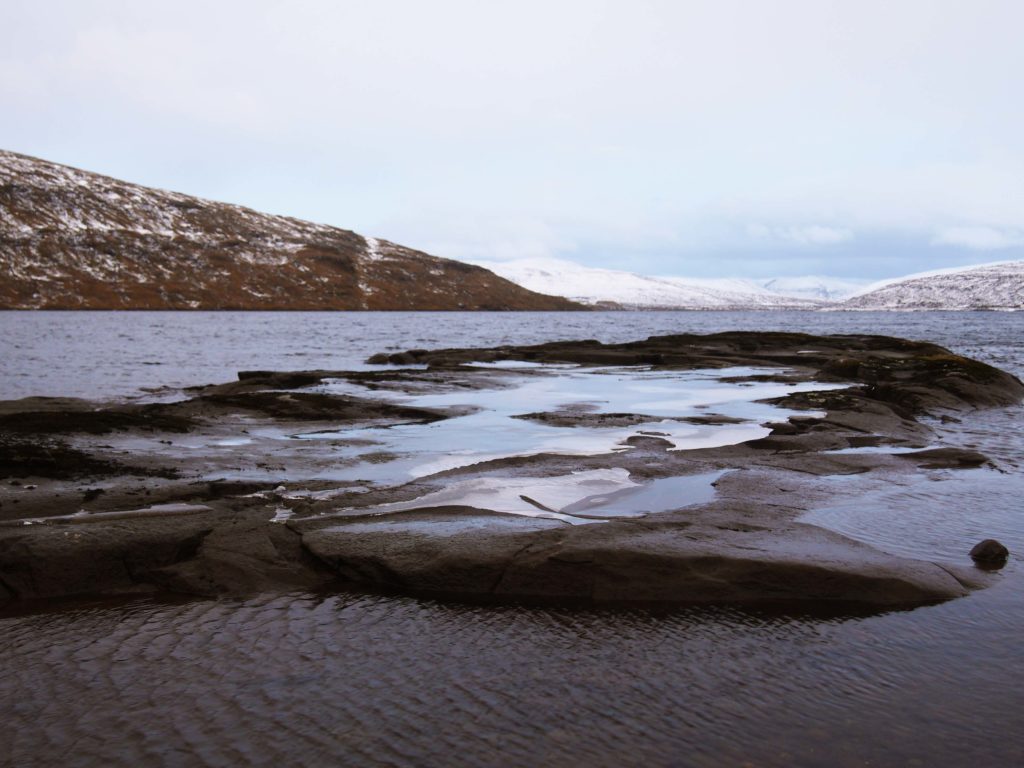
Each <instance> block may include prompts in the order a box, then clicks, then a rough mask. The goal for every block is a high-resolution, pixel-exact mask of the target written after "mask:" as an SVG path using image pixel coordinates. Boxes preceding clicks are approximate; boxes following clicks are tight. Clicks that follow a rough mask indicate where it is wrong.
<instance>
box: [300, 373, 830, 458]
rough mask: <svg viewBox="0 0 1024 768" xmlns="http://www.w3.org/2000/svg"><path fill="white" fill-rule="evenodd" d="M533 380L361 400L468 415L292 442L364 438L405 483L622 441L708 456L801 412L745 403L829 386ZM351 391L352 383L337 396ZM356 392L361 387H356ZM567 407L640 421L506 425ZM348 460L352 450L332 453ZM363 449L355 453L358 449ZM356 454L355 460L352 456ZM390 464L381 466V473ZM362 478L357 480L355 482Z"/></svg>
mask: <svg viewBox="0 0 1024 768" xmlns="http://www.w3.org/2000/svg"><path fill="white" fill-rule="evenodd" d="M552 368H553V369H547V368H545V369H544V372H543V373H540V369H539V367H538V366H536V365H534V366H531V367H530V375H528V376H516V375H515V370H514V369H510V368H509V369H505V370H502V373H501V376H500V378H499V379H498V381H496V384H497V383H499V382H500V385H501V388H495V389H473V390H461V389H460V390H458V391H455V392H449V391H446V392H440V393H431V394H401V393H395V392H390V393H382V392H380V391H373V392H369V391H368V390H363V391H362V392H358V394H363V395H366V394H370V395H372V396H373V397H381V396H384V397H387V398H388V399H390V400H393V401H395V402H400V403H402V404H404V405H410V406H418V407H424V408H452V407H467V406H468V407H470V408H473V409H475V410H474V411H473V412H472V413H469V414H467V415H465V416H458V417H455V418H450V419H445V420H443V421H438V422H434V423H431V424H420V423H415V424H398V425H392V426H379V427H370V428H362V429H343V430H338V431H326V432H316V433H306V434H301V435H295V437H297V438H300V439H307V440H351V439H353V438H358V439H360V440H371V441H373V442H374V443H375V444H376V446H375V448H374V450H376V451H379V452H384V453H393V454H395V456H396V458H395V460H394V461H393V462H383V466H381V465H380V463H378V466H376V467H375V470H374V472H373V474H374V475H376V476H378V477H379V476H380V475H381V474H382V472H386V471H387V470H389V469H391V470H395V471H397V472H398V473H405V474H406V476H407V477H425V476H427V475H432V474H434V473H436V472H442V471H445V470H449V469H455V468H457V467H463V466H468V465H473V464H478V463H480V462H484V461H490V460H494V459H503V458H512V457H519V456H533V455H537V454H542V453H550V454H559V455H567V456H592V455H597V454H605V453H614V452H620V451H625V450H629V446H627V445H625V441H626V440H627V439H628V438H630V437H634V436H638V435H643V434H652V433H653V434H655V435H657V436H658V437H661V438H663V439H665V440H667V441H668V442H670V443H671V444H672V448H671V450H688V449H695V448H714V447H719V446H723V445H732V444H735V443H741V442H744V441H746V440H753V439H757V438H760V437H764V436H766V435H767V434H768V433H769V432H770V430H769V429H768V428H767V427H764V426H762V424H763V423H764V422H768V421H778V420H784V419H786V418H788V417H789V416H791V415H795V414H797V413H800V414H802V415H807V412H806V411H801V412H797V411H791V410H787V409H782V408H777V407H775V406H772V405H769V404H766V403H760V402H755V401H756V400H761V399H765V398H772V397H779V396H781V395H786V394H790V393H792V392H801V391H810V390H822V389H835V388H837V385H835V384H821V383H816V382H803V383H797V384H791V383H777V382H748V381H740V382H737V381H728V382H727V381H723V380H722V379H723V378H732V377H746V376H753V375H762V374H778V373H779V372H780V371H779V369H775V368H751V367H733V368H723V369H715V370H695V371H652V370H647V369H637V368H584V367H576V368H571V369H567V368H566V367H565V366H554V367H552ZM337 389H338V390H339V391H341V390H344V391H346V392H348V393H353V392H355V390H353V387H352V385H350V384H347V383H346V384H344V385H341V386H339V387H338V388H337ZM357 389H361V388H357ZM568 407H572V408H573V409H575V410H581V411H585V412H588V413H596V414H610V413H629V414H641V415H646V416H650V417H651V418H650V420H649V421H644V422H643V423H639V424H633V425H630V426H609V427H605V426H591V425H587V426H574V427H565V426H555V425H552V424H547V423H540V422H536V421H533V420H529V419H522V418H516V417H517V416H521V415H523V414H527V413H534V412H541V411H543V412H551V411H558V410H562V409H565V408H568ZM710 415H720V416H724V417H727V418H730V419H739V420H741V421H739V422H738V423H729V424H692V423H687V422H685V421H679V419H685V418H688V417H697V416H702V417H706V416H710ZM340 450H342V451H348V452H352V453H353V454H355V453H357V451H356V450H355V449H346V448H344V446H341V447H340ZM362 451H365V449H362ZM362 451H358V452H362ZM389 465H390V466H389ZM362 476H365V475H362Z"/></svg>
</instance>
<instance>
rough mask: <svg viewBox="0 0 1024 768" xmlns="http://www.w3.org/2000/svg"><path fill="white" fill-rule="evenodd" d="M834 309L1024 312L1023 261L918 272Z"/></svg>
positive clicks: (869, 289)
mask: <svg viewBox="0 0 1024 768" xmlns="http://www.w3.org/2000/svg"><path fill="white" fill-rule="evenodd" d="M836 309H855V310H927V309H959V310H969V309H1002V310H1008V309H1024V261H1003V262H994V263H992V264H982V265H980V266H976V267H961V268H956V269H943V270H937V271H934V272H922V273H919V274H915V275H908V276H907V277H902V278H899V279H896V280H884V281H882V282H880V283H875V284H873V285H870V286H868V287H867V288H865V289H864V290H863V291H861V292H860V293H858V294H856V295H855V296H853V297H851V298H849V299H847V300H846V301H844V302H842V303H841V304H838V305H836Z"/></svg>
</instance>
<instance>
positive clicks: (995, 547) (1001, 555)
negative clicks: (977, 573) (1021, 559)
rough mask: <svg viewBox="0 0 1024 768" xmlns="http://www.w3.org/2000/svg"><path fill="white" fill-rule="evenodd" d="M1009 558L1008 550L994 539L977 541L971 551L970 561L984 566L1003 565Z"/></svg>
mask: <svg viewBox="0 0 1024 768" xmlns="http://www.w3.org/2000/svg"><path fill="white" fill-rule="evenodd" d="M1009 556H1010V550H1008V549H1007V548H1006V547H1005V546H1004V545H1003V544H1002V543H1000V542H998V541H996V540H995V539H985V540H984V541H979V542H978V543H977V544H975V545H974V547H973V548H972V549H971V559H972V560H974V562H976V563H985V564H986V565H994V564H997V563H1005V562H1006V558H1008V557H1009Z"/></svg>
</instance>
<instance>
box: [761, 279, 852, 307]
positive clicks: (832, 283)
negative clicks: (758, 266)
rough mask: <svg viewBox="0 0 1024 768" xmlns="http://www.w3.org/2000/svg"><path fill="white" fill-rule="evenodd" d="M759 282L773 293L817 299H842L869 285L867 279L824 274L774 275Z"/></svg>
mask: <svg viewBox="0 0 1024 768" xmlns="http://www.w3.org/2000/svg"><path fill="white" fill-rule="evenodd" d="M757 283H758V285H760V286H761V287H762V288H765V289H767V290H769V291H771V292H772V293H781V294H782V295H783V296H795V297H797V298H801V299H812V300H815V301H842V300H843V299H846V298H849V297H850V296H853V295H854V294H857V293H860V292H861V291H863V290H864V289H865V288H866V287H867V285H868V281H867V280H844V279H842V278H838V277H824V276H822V275H807V276H801V277H773V278H769V279H768V280H758V281H757Z"/></svg>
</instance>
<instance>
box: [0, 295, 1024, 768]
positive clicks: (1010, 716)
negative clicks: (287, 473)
mask: <svg viewBox="0 0 1024 768" xmlns="http://www.w3.org/2000/svg"><path fill="white" fill-rule="evenodd" d="M723 330H786V331H805V332H809V333H865V332H867V333H879V334H886V335H895V336H902V337H906V338H913V339H923V340H929V341H935V342H937V343H939V344H942V345H943V346H947V347H949V348H951V349H953V350H954V351H956V352H959V353H962V354H966V355H969V356H972V357H976V358H979V359H982V360H984V361H986V362H990V363H992V364H994V365H997V366H999V367H1002V368H1004V369H1007V370H1009V371H1011V372H1013V373H1015V374H1016V375H1018V376H1021V375H1024V314H1021V313H952V312H934V313H840V312H820V313H814V312H649V313H648V312H637V313H602V312H593V313H523V314H518V313H206V312H196V313H171V312H153V313H150V312H137V313H108V312H89V313H62V312H35V313H30V312H25V313H16V312H0V398H3V399H10V398H17V397H24V396H29V395H74V396H82V397H90V398H125V399H147V398H154V397H167V396H172V395H173V393H169V392H168V390H167V389H164V388H166V387H181V386H189V385H195V384H203V383H212V382H217V381H225V380H230V379H232V378H234V376H235V373H236V372H237V371H238V370H244V369H275V370H278V369H280V370H285V369H309V368H334V369H344V368H357V367H366V366H365V362H364V361H365V360H366V358H367V357H368V356H369V355H371V354H373V353H375V352H381V351H395V350H402V349H407V348H411V347H421V348H431V347H448V346H451V347H459V346H472V345H486V346H493V345H495V344H506V343H515V344H523V343H535V342H542V341H550V340H555V339H568V338H596V339H599V340H602V341H623V340H629V339H635V338H643V337H646V336H649V335H656V334H665V333H680V332H686V333H710V332H714V331H723ZM1021 415H1022V411H1021V408H1020V407H1019V406H1018V407H1013V408H1007V409H996V410H992V411H985V412H980V413H978V414H976V417H970V416H969V417H967V418H965V419H964V422H963V423H962V424H959V425H952V426H947V427H942V429H943V430H944V431H943V432H942V435H941V436H942V437H944V438H948V439H949V440H950V441H952V442H955V443H956V444H960V445H965V446H969V447H972V448H976V449H977V450H980V451H982V452H984V453H986V454H987V455H989V456H990V457H991V458H992V459H993V460H994V461H995V462H996V464H997V465H998V469H974V470H958V471H951V470H929V471H927V472H925V473H924V474H923V479H922V480H920V481H917V482H913V483H908V484H907V485H893V486H892V487H889V488H882V489H877V488H876V489H874V490H873V491H872V492H871V493H868V494H864V495H858V494H851V493H845V492H844V491H843V489H842V488H839V490H837V494H836V497H835V498H836V501H835V503H834V504H831V505H829V506H828V507H826V508H823V509H820V510H817V511H815V512H814V513H812V515H811V520H812V521H813V522H815V523H816V524H820V525H826V526H828V527H830V528H834V529H836V530H840V531H842V532H843V533H845V534H847V535H850V536H853V537H855V538H860V539H863V540H865V541H868V542H870V543H872V544H874V545H875V546H878V547H879V548H882V549H887V550H889V551H894V552H897V553H899V554H903V555H911V556H917V557H922V558H926V559H935V560H938V561H955V562H959V563H960V564H967V563H969V561H968V560H967V558H966V552H967V551H968V550H969V549H970V546H971V545H972V544H973V543H975V542H976V541H977V540H979V539H980V538H985V537H990V536H991V537H994V538H998V539H1000V540H1002V541H1003V542H1004V543H1005V544H1007V546H1008V547H1009V548H1010V550H1011V552H1012V553H1015V554H1014V555H1011V559H1010V561H1009V563H1008V564H1007V566H1006V567H1005V568H1004V569H1003V571H1002V572H1001V576H1000V578H999V580H998V582H997V584H996V585H995V586H993V587H992V588H990V589H987V590H984V591H981V592H976V593H974V594H972V595H970V596H968V597H966V598H963V599H959V600H953V601H950V602H947V603H943V604H941V605H936V606H930V607H921V608H917V609H915V610H911V611H892V612H887V613H882V614H873V615H859V616H849V615H846V616H841V617H837V616H821V615H811V614H805V613H779V612H764V611H750V610H740V609H736V608H708V607H703V608H678V609H674V610H648V609H637V608H631V609H607V608H605V609H585V608H565V607H527V606H518V605H503V606H481V605H472V604H455V603H442V602H438V601H434V600H424V599H414V598H409V597H400V596H393V595H385V594H376V593H370V592H366V591H360V590H350V591H341V592H333V593H327V594H308V593H298V594H287V595H266V596H261V597H257V598H252V599H245V600H221V601H209V600H184V599H183V600H180V601H178V600H175V601H156V600H152V599H136V600H104V601H92V602H90V601H77V602H73V603H69V604H64V605H62V606H59V607H55V608H54V609H53V610H47V611H43V612H38V611H37V612H33V613H16V612H10V611H9V612H8V613H7V614H5V615H4V616H3V617H2V618H0V714H2V716H3V720H4V723H5V726H6V727H5V734H4V737H3V739H2V740H0V763H3V764H10V765H19V766H22V765H40V766H42V765H53V764H65V765H133V766H134V765H182V766H185V765H196V764H204V765H224V766H227V765H239V764H251V765H268V766H269V765H275V766H282V765H311V764H312V765H321V764H337V765H346V766H379V765H391V766H508V765H552V766H562V765H566V766H568V765H580V764H583V765H593V766H619V765H636V764H645V765H647V766H720V765H743V764H751V765H757V766H774V765H780V766H781V765H793V764H799V765H802V766H845V765H849V766H855V765H856V766H860V765H886V766H889V765H907V766H911V765H921V766H946V765H948V766H960V765H964V764H973V765H979V766H981V765H1001V764H1004V765H1014V764H1018V765H1019V764H1024V706H1022V705H1024V693H1022V691H1024V665H1022V663H1021V662H1022V661H1024V644H1022V641H1021V638H1022V637H1024V597H1022V595H1024V569H1022V568H1021V566H1020V559H1019V555H1018V554H1016V553H1020V552H1022V551H1024V480H1022V474H1021V468H1020V460H1021V458H1020V457H1021V456H1022V455H1024V421H1022V419H1021Z"/></svg>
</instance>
